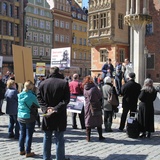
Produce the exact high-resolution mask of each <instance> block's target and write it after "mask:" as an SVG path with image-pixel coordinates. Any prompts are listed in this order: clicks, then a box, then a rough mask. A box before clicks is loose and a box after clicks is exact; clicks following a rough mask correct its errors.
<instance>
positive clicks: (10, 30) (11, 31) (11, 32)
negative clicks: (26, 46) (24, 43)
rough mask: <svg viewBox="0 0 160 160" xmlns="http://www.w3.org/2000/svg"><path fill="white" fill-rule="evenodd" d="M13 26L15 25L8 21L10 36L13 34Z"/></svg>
mask: <svg viewBox="0 0 160 160" xmlns="http://www.w3.org/2000/svg"><path fill="white" fill-rule="evenodd" d="M12 26H13V25H12V23H10V22H9V23H8V35H9V36H12V35H13V30H12Z"/></svg>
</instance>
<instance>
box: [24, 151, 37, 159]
mask: <svg viewBox="0 0 160 160" xmlns="http://www.w3.org/2000/svg"><path fill="white" fill-rule="evenodd" d="M34 156H35V154H34V152H30V153H26V158H27V157H34Z"/></svg>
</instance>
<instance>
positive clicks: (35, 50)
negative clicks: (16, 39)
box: [33, 46, 38, 56]
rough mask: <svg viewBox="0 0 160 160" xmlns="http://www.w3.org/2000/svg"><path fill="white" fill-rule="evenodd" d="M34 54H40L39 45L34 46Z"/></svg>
mask: <svg viewBox="0 0 160 160" xmlns="http://www.w3.org/2000/svg"><path fill="white" fill-rule="evenodd" d="M33 55H34V56H37V55H38V47H37V46H34V47H33Z"/></svg>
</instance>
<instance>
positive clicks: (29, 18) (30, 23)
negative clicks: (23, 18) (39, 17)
mask: <svg viewBox="0 0 160 160" xmlns="http://www.w3.org/2000/svg"><path fill="white" fill-rule="evenodd" d="M27 24H28V25H29V26H32V18H31V17H27Z"/></svg>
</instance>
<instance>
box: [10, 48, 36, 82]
mask: <svg viewBox="0 0 160 160" xmlns="http://www.w3.org/2000/svg"><path fill="white" fill-rule="evenodd" d="M12 50H13V65H14V73H15V81H16V83H24V82H25V81H27V80H31V81H32V82H34V77H33V64H32V51H31V48H28V47H22V46H18V45H12Z"/></svg>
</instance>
